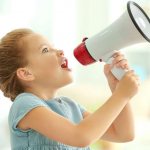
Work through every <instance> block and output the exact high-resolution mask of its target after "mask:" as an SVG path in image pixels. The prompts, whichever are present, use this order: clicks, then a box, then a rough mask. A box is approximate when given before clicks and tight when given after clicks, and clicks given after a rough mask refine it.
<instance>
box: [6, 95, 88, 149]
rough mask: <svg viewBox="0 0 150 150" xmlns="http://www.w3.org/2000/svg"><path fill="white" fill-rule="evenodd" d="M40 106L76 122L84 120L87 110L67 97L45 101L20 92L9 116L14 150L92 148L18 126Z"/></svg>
mask: <svg viewBox="0 0 150 150" xmlns="http://www.w3.org/2000/svg"><path fill="white" fill-rule="evenodd" d="M38 106H44V107H49V108H50V109H51V110H53V111H54V112H56V113H58V114H59V115H61V116H63V117H66V118H68V119H69V120H70V121H72V122H74V123H76V124H78V123H79V122H80V121H81V120H83V115H82V114H83V112H84V111H85V109H84V108H83V107H81V106H80V105H79V104H77V103H76V102H75V101H73V100H70V99H69V98H67V97H58V98H54V99H50V100H46V101H44V100H42V99H40V98H39V97H37V96H35V95H34V94H31V93H21V94H19V95H18V96H17V97H16V99H15V100H14V102H13V104H12V106H11V109H10V112H9V116H8V123H9V129H10V141H11V149H12V150H90V148H89V147H73V146H69V145H65V144H63V143H60V142H57V141H54V140H52V139H49V138H47V137H45V136H43V135H42V134H40V133H38V132H36V131H35V130H33V129H29V130H21V129H19V128H17V124H18V122H19V121H20V120H21V119H22V118H23V117H24V116H25V115H26V114H27V113H28V112H29V111H31V110H32V109H33V108H35V107H38Z"/></svg>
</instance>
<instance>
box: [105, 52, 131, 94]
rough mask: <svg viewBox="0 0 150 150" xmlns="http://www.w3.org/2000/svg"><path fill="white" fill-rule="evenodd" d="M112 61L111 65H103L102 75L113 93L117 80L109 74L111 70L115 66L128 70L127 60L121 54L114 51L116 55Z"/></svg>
mask: <svg viewBox="0 0 150 150" xmlns="http://www.w3.org/2000/svg"><path fill="white" fill-rule="evenodd" d="M113 57H114V60H113V62H112V64H105V66H104V74H105V76H106V78H107V81H108V84H109V87H110V89H111V91H112V92H113V91H114V90H115V88H116V86H117V84H118V82H119V80H118V79H117V78H116V77H115V76H114V75H113V74H112V73H111V69H112V68H113V67H114V66H116V67H118V68H122V69H126V70H129V65H128V62H127V59H125V57H124V55H123V54H121V52H119V51H116V53H115V54H114V55H113Z"/></svg>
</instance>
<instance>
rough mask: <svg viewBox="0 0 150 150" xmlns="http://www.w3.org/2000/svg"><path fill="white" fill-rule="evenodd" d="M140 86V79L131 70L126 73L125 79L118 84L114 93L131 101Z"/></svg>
mask: <svg viewBox="0 0 150 150" xmlns="http://www.w3.org/2000/svg"><path fill="white" fill-rule="evenodd" d="M139 85H140V83H139V77H138V76H137V75H136V74H135V73H134V71H133V70H130V71H127V72H126V73H125V75H124V76H123V78H122V79H121V80H120V82H119V83H118V84H117V87H116V89H115V92H114V93H117V94H118V95H121V96H122V97H124V98H127V99H128V100H130V99H131V98H132V97H133V96H134V95H135V94H136V93H137V92H138V89H139Z"/></svg>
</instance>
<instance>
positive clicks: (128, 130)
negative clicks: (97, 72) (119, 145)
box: [87, 52, 134, 142]
mask: <svg viewBox="0 0 150 150" xmlns="http://www.w3.org/2000/svg"><path fill="white" fill-rule="evenodd" d="M114 57H115V59H114V62H113V65H116V66H117V67H121V68H123V69H127V70H129V65H128V62H127V60H126V59H125V58H124V55H122V54H121V53H120V52H116V53H115V56H114ZM112 67H113V66H112ZM110 70H111V66H110V65H107V64H106V65H105V66H104V73H105V75H106V78H107V80H108V84H109V87H110V89H111V91H112V93H113V92H114V91H115V88H116V86H117V84H118V82H119V81H118V80H117V79H116V78H115V77H114V76H113V75H112V73H111V71H110ZM87 114H88V113H87ZM133 138H134V121H133V114H132V109H131V106H130V102H128V103H127V105H126V106H125V107H124V108H123V110H122V111H121V113H120V114H119V115H118V117H117V118H116V119H115V120H114V122H113V123H112V125H111V126H110V128H109V129H108V130H107V131H106V133H105V134H104V135H103V137H102V139H104V140H109V141H115V142H123V141H130V140H132V139H133Z"/></svg>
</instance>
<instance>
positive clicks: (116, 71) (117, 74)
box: [106, 57, 127, 80]
mask: <svg viewBox="0 0 150 150" xmlns="http://www.w3.org/2000/svg"><path fill="white" fill-rule="evenodd" d="M113 60H114V58H113V57H111V58H109V60H108V61H107V62H106V63H107V64H112V62H113ZM111 72H112V74H113V75H114V76H115V77H116V78H117V79H118V80H120V79H122V77H123V76H124V74H125V73H126V72H127V70H125V69H122V68H117V67H115V66H114V67H113V68H112V70H111Z"/></svg>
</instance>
